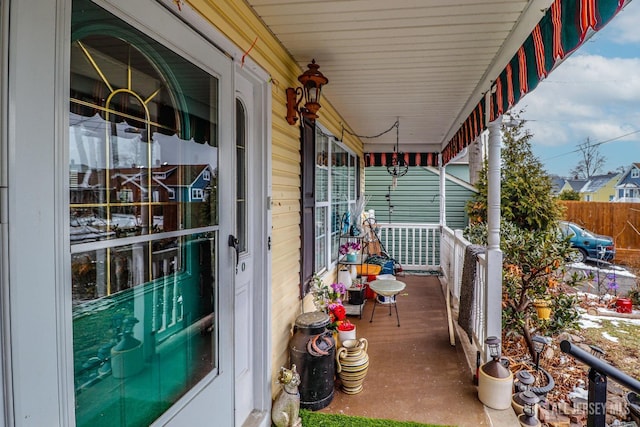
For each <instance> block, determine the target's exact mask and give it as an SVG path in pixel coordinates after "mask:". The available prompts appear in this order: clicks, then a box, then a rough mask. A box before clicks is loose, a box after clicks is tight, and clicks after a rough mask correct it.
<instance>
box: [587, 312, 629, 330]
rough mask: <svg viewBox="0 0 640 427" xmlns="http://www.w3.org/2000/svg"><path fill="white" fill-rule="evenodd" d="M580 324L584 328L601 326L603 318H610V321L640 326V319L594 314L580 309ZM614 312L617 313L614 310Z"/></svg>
mask: <svg viewBox="0 0 640 427" xmlns="http://www.w3.org/2000/svg"><path fill="white" fill-rule="evenodd" d="M580 311H581V313H580V326H582V327H583V328H601V327H602V324H601V323H600V322H602V321H603V320H608V321H610V322H619V323H630V324H632V325H638V326H640V319H628V318H625V317H609V316H593V315H591V314H588V313H586V312H583V310H580ZM612 313H615V312H614V311H612Z"/></svg>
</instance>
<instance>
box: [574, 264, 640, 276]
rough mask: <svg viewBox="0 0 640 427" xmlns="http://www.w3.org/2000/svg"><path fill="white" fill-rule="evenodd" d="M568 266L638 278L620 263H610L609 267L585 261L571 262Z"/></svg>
mask: <svg viewBox="0 0 640 427" xmlns="http://www.w3.org/2000/svg"><path fill="white" fill-rule="evenodd" d="M567 266H568V267H571V268H577V269H580V270H583V271H595V272H597V271H600V273H603V274H610V273H611V274H615V275H616V276H624V277H630V278H632V279H635V278H636V275H635V274H633V273H631V272H630V271H628V270H626V269H625V268H624V267H620V266H618V265H609V266H607V267H598V266H597V265H592V264H585V263H583V262H573V263H571V264H567Z"/></svg>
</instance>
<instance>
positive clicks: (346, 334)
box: [338, 327, 356, 344]
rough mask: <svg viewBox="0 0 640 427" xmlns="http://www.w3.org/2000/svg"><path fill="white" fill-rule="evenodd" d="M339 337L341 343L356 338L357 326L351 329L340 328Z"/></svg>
mask: <svg viewBox="0 0 640 427" xmlns="http://www.w3.org/2000/svg"><path fill="white" fill-rule="evenodd" d="M338 339H339V340H340V343H341V344H342V343H343V342H345V341H347V340H355V339H356V328H355V327H354V328H353V330H351V331H341V330H340V329H338Z"/></svg>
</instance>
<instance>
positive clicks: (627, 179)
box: [615, 163, 640, 203]
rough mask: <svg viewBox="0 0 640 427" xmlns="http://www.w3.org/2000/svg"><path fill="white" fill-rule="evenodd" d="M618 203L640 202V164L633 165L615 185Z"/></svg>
mask: <svg viewBox="0 0 640 427" xmlns="http://www.w3.org/2000/svg"><path fill="white" fill-rule="evenodd" d="M615 201H616V202H632V203H638V202H640V163H633V164H632V165H631V166H630V167H629V169H627V170H626V172H625V173H623V174H622V176H621V177H620V179H619V180H618V182H617V183H616V184H615Z"/></svg>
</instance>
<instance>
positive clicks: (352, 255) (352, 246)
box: [338, 241, 362, 262]
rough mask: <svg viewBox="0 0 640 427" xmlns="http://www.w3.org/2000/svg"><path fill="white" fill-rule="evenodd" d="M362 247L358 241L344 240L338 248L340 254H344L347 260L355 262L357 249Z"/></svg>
mask: <svg viewBox="0 0 640 427" xmlns="http://www.w3.org/2000/svg"><path fill="white" fill-rule="evenodd" d="M361 248H362V246H361V245H360V242H357V241H353V242H346V243H343V244H341V245H340V248H339V249H338V250H339V252H340V255H345V256H346V260H347V262H356V261H357V259H358V251H359V250H360V249H361Z"/></svg>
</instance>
